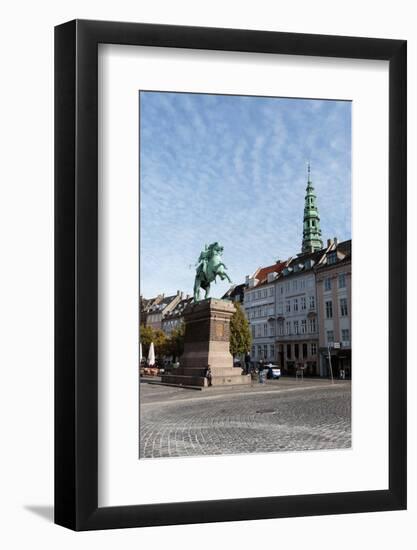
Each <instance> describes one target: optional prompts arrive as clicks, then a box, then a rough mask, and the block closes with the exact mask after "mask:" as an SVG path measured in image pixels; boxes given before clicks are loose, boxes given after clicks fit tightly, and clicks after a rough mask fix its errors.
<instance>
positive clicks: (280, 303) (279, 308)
mask: <svg viewBox="0 0 417 550" xmlns="http://www.w3.org/2000/svg"><path fill="white" fill-rule="evenodd" d="M282 312H283V303H282V302H278V313H279V314H280V315H282Z"/></svg>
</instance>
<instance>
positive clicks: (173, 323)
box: [161, 294, 193, 336]
mask: <svg viewBox="0 0 417 550" xmlns="http://www.w3.org/2000/svg"><path fill="white" fill-rule="evenodd" d="M192 301H193V298H192V297H191V296H189V295H188V294H187V295H186V296H185V298H184V297H183V298H182V299H181V300H180V301H179V302H178V303H177V305H176V306H175V307H174V308H173V309H171V310H170V311H168V312H167V313H166V314H165V316H164V317H163V318H162V322H161V328H162V330H163V331H164V333H165V334H166V335H167V336H170V335H171V334H172V332H173V331H174V330H176V329H178V328H179V327H180V326H181V325H182V324H183V323H184V309H185V308H186V307H187V306H188V305H189V304H190V303H191V302H192Z"/></svg>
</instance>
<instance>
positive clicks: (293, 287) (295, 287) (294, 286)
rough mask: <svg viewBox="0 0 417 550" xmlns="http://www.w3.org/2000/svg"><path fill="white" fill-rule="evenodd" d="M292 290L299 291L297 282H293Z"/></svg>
mask: <svg viewBox="0 0 417 550" xmlns="http://www.w3.org/2000/svg"><path fill="white" fill-rule="evenodd" d="M292 289H293V290H297V281H293V282H292Z"/></svg>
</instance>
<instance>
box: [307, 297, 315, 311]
mask: <svg viewBox="0 0 417 550" xmlns="http://www.w3.org/2000/svg"><path fill="white" fill-rule="evenodd" d="M309 301H310V309H314V308H315V307H316V300H315V299H314V296H310V299H309Z"/></svg>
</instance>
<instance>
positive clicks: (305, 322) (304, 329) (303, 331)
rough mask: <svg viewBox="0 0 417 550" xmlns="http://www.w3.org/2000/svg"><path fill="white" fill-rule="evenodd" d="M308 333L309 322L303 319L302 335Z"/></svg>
mask: <svg viewBox="0 0 417 550" xmlns="http://www.w3.org/2000/svg"><path fill="white" fill-rule="evenodd" d="M306 332H307V320H306V319H303V320H302V321H301V334H305V333H306Z"/></svg>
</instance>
